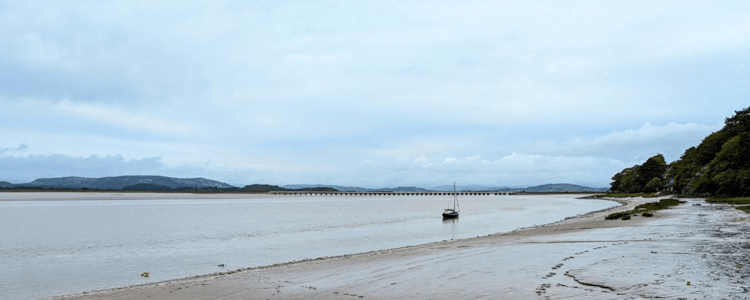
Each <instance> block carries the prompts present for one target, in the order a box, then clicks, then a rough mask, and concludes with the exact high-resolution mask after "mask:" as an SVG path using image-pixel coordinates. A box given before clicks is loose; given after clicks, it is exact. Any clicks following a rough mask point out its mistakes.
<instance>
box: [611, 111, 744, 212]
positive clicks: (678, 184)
mask: <svg viewBox="0 0 750 300" xmlns="http://www.w3.org/2000/svg"><path fill="white" fill-rule="evenodd" d="M610 190H611V191H613V192H628V193H639V192H655V191H662V190H672V191H674V192H676V193H678V194H690V195H692V194H700V195H709V196H724V197H741V196H750V107H748V108H746V109H744V110H741V111H735V115H734V116H732V117H730V118H727V119H726V120H725V121H724V128H722V129H721V130H719V131H717V132H714V133H712V134H710V135H708V136H707V137H705V138H704V139H703V141H702V142H701V143H700V145H698V146H696V147H690V148H689V149H687V150H685V153H683V154H682V156H681V157H680V159H678V160H676V161H674V162H672V163H670V164H669V165H666V164H664V157H663V156H662V155H661V154H659V155H656V156H654V157H651V158H649V159H648V160H647V161H646V162H645V163H644V164H643V165H635V166H633V167H631V168H626V169H624V170H623V171H622V172H620V173H617V174H615V175H614V176H613V177H612V184H611V189H610Z"/></svg>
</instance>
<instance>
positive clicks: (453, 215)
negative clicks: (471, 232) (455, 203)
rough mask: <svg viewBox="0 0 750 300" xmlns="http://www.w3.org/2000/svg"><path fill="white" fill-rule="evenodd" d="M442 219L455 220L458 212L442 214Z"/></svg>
mask: <svg viewBox="0 0 750 300" xmlns="http://www.w3.org/2000/svg"><path fill="white" fill-rule="evenodd" d="M443 218H445V219H455V218H458V212H455V211H452V212H444V213H443Z"/></svg>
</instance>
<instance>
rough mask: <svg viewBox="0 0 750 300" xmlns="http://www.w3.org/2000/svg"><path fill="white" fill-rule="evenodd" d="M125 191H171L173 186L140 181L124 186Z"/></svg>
mask: <svg viewBox="0 0 750 300" xmlns="http://www.w3.org/2000/svg"><path fill="white" fill-rule="evenodd" d="M121 190H123V191H171V190H172V188H171V187H168V186H164V185H160V184H153V183H138V184H134V185H129V186H126V187H123V188H122V189H121Z"/></svg>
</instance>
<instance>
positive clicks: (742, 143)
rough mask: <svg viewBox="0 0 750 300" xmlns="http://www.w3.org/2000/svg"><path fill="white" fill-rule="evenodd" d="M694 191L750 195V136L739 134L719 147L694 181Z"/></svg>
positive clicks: (726, 194)
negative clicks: (717, 151)
mask: <svg viewBox="0 0 750 300" xmlns="http://www.w3.org/2000/svg"><path fill="white" fill-rule="evenodd" d="M695 190H696V191H697V192H699V193H705V194H712V195H724V196H746V195H748V194H750V134H748V133H746V132H743V133H740V134H739V135H737V136H735V137H733V138H732V139H730V140H729V141H727V142H726V143H725V144H724V145H723V146H722V147H721V151H720V152H719V153H718V154H717V155H716V158H714V159H713V160H712V161H711V162H710V163H709V164H708V165H707V166H706V171H705V173H704V174H703V176H701V177H700V178H699V179H698V180H697V181H696V186H695Z"/></svg>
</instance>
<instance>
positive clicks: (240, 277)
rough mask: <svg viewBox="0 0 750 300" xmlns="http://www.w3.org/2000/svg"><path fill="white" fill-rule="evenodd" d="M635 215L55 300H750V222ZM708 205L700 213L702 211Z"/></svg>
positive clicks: (680, 210) (717, 211)
mask: <svg viewBox="0 0 750 300" xmlns="http://www.w3.org/2000/svg"><path fill="white" fill-rule="evenodd" d="M685 200H686V201H687V203H685V204H681V205H679V206H677V207H674V208H672V209H668V210H661V211H657V212H656V213H655V214H654V217H651V218H646V217H642V216H636V217H633V219H631V220H627V221H622V220H613V221H606V220H604V216H605V215H606V214H609V213H613V212H616V211H623V210H629V209H632V208H633V207H634V206H636V205H638V204H640V203H643V202H650V201H655V200H654V199H645V200H644V199H641V198H635V199H626V200H620V201H622V202H623V203H625V205H623V206H621V207H618V208H614V209H610V210H607V211H602V212H596V213H592V214H588V215H585V216H582V217H578V218H573V219H568V220H566V221H562V222H558V223H555V224H550V225H545V226H538V227H534V228H528V229H521V230H516V231H513V232H509V233H504V234H494V235H489V236H483V237H477V238H471V239H462V240H455V241H444V242H438V243H431V244H425V245H419V246H410V247H404V248H398V249H391V250H381V251H373V252H368V253H360V254H353V255H344V256H337V257H325V258H319V259H311V260H304V261H297V262H288V263H283V264H276V265H272V266H265V267H258V268H249V269H240V270H234V271H230V272H225V273H217V274H210V275H204V276H198V277H192V278H185V279H179V280H171V281H165V282H158V283H152V284H146V285H140V286H132V287H126V288H117V289H110V290H104V291H94V292H88V293H82V294H76V295H69V296H61V297H55V298H57V299H360V298H364V299H534V298H539V299H631V298H635V299H639V298H647V299H648V298H652V297H653V298H657V297H662V298H669V299H679V298H684V299H716V298H728V299H744V298H745V297H750V288H748V286H750V282H748V279H749V278H748V277H750V263H748V261H750V257H749V256H750V242H748V237H749V236H750V222H749V221H750V215H748V214H746V213H744V212H741V211H738V210H735V209H734V208H733V207H731V206H728V205H722V204H711V205H709V204H706V203H705V202H704V201H703V200H702V199H685ZM698 204H701V205H698Z"/></svg>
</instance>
